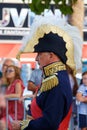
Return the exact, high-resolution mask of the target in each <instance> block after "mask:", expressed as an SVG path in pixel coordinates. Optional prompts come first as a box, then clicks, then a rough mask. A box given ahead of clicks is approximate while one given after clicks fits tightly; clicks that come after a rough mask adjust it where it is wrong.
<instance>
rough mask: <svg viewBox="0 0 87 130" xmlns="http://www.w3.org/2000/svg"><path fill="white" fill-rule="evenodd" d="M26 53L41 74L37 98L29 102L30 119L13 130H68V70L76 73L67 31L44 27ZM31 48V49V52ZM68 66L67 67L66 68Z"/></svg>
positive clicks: (32, 40) (37, 33) (52, 26)
mask: <svg viewBox="0 0 87 130" xmlns="http://www.w3.org/2000/svg"><path fill="white" fill-rule="evenodd" d="M28 47H30V48H27V49H28V50H29V51H32V52H33V51H34V52H37V57H36V60H37V61H38V64H39V65H40V68H41V69H42V70H43V77H44V79H43V80H42V84H41V88H40V94H39V96H37V97H36V98H34V99H33V100H32V103H31V107H30V117H31V118H30V119H28V120H26V121H22V122H21V123H20V125H21V127H20V126H19V123H14V124H13V128H14V130H16V129H18V128H21V129H23V130H67V129H68V125H69V121H70V117H71V113H72V92H71V87H70V81H69V74H68V71H67V69H66V68H67V67H68V66H69V67H71V69H73V72H75V62H74V49H73V41H72V39H71V37H70V36H69V35H68V34H67V32H66V31H64V30H62V29H61V28H60V27H58V26H55V25H49V24H43V25H41V26H39V27H38V28H37V30H36V31H35V33H34V35H33V37H32V38H31V39H30V41H29V46H28ZM33 48H34V49H33ZM66 66H67V67H66Z"/></svg>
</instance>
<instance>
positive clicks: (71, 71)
mask: <svg viewBox="0 0 87 130" xmlns="http://www.w3.org/2000/svg"><path fill="white" fill-rule="evenodd" d="M66 69H67V71H68V73H69V74H70V75H71V76H72V78H73V80H74V86H73V96H76V93H77V89H78V83H77V79H76V77H75V75H74V71H73V70H72V69H71V68H70V67H69V66H68V65H66Z"/></svg>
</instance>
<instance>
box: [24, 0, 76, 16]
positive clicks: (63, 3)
mask: <svg viewBox="0 0 87 130" xmlns="http://www.w3.org/2000/svg"><path fill="white" fill-rule="evenodd" d="M22 1H23V2H25V0H22ZM76 2H77V0H32V3H28V5H29V8H30V9H31V10H32V11H33V12H35V13H36V14H41V13H42V12H43V11H44V9H50V8H56V9H60V11H61V12H62V14H64V15H67V14H72V13H73V9H72V5H73V4H75V3H76Z"/></svg>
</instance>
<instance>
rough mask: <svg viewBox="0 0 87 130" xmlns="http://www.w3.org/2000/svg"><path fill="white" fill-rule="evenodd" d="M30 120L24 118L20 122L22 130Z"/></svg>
mask: <svg viewBox="0 0 87 130" xmlns="http://www.w3.org/2000/svg"><path fill="white" fill-rule="evenodd" d="M29 122H30V120H23V121H21V122H20V126H21V130H24V128H26V127H27V126H28V124H29Z"/></svg>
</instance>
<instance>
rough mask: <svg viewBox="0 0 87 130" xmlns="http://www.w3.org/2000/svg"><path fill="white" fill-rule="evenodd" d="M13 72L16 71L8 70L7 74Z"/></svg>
mask: <svg viewBox="0 0 87 130" xmlns="http://www.w3.org/2000/svg"><path fill="white" fill-rule="evenodd" d="M11 72H14V70H10V69H9V70H6V73H11Z"/></svg>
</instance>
